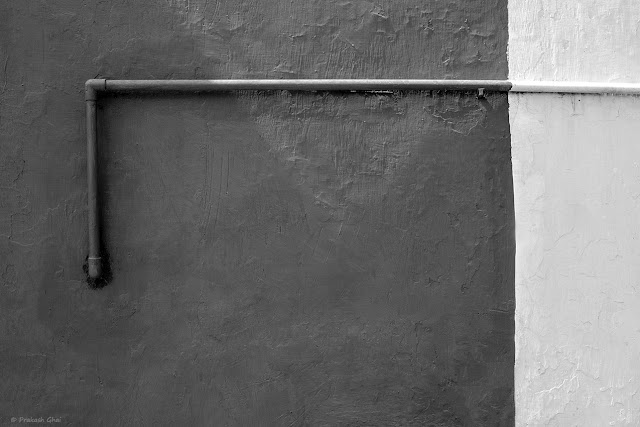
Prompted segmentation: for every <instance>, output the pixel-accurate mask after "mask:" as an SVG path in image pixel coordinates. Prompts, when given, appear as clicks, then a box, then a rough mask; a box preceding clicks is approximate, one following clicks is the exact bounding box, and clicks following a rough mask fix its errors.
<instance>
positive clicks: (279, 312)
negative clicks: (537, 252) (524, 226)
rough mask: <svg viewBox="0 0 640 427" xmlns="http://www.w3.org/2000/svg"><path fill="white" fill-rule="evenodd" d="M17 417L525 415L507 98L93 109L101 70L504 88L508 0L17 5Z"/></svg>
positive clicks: (191, 419) (302, 99)
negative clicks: (100, 267)
mask: <svg viewBox="0 0 640 427" xmlns="http://www.w3.org/2000/svg"><path fill="white" fill-rule="evenodd" d="M0 16H2V19H0V47H1V49H2V50H1V51H0V91H1V102H0V149H1V150H2V158H1V159H0V280H1V286H0V327H1V328H2V329H1V334H0V340H2V341H1V342H0V371H1V372H2V373H3V380H2V381H1V382H0V416H1V417H2V422H3V423H5V422H8V420H9V419H10V417H20V416H31V417H40V416H42V417H45V418H46V417H48V416H56V417H60V418H62V420H63V423H65V424H70V425H87V424H89V425H151V424H153V425H425V424H427V425H429V424H430V425H443V426H444V425H510V424H512V423H513V417H514V414H513V408H514V403H513V370H512V367H513V360H514V344H513V333H514V332H513V327H514V325H513V310H514V302H513V301H514V287H513V274H514V273H513V262H514V258H513V257H514V238H513V233H514V224H513V206H512V181H511V165H510V142H509V122H508V111H507V98H506V96H505V95H499V94H488V96H487V98H486V99H481V100H478V99H477V98H476V96H475V94H459V93H457V94H456V93H434V94H429V93H404V94H398V93H392V94H369V95H367V96H365V95H354V94H348V93H337V94H326V93H310V94H300V93H288V92H272V93H271V92H270V93H266V92H263V93H257V92H253V93H247V92H242V93H236V94H220V95H216V96H204V95H200V96H171V97H166V96H164V97H163V96H144V97H140V96H130V95H122V96H117V97H116V96H108V97H105V98H103V99H101V100H100V101H99V111H98V128H99V144H100V164H101V169H100V177H101V183H102V184H101V188H100V194H101V197H102V206H101V208H102V213H103V221H102V231H103V235H104V245H105V249H106V250H107V252H108V254H109V256H110V267H111V275H112V280H111V282H110V283H109V284H108V285H107V286H105V287H103V288H101V289H91V288H90V287H89V286H87V283H86V277H85V274H84V272H83V271H82V265H83V263H84V261H85V257H86V252H87V232H86V228H87V218H86V204H87V200H86V167H85V164H86V154H85V153H86V148H85V147H86V146H85V143H86V140H85V121H84V102H83V99H84V98H83V83H84V81H85V80H86V79H88V78H93V77H108V78H109V77H110V78H120V79H124V78H132V79H146V78H158V79H163V78H231V77H235V78H244V77H260V78H263V77H272V78H277V77H291V78H309V77H320V78H336V77H342V78H345V77H346V78H348V77H368V78H375V77H388V78H400V77H413V78H421V77H422V78H445V77H450V78H465V77H466V78H505V77H506V74H507V67H506V39H507V37H506V2H505V1H501V0H495V1H489V2H475V1H450V2H434V3H432V4H430V5H428V6H425V5H424V4H422V3H418V2H405V3H403V4H396V3H390V2H389V3H386V2H385V3H379V4H375V5H374V4H372V3H368V2H322V3H321V2H312V3H308V2H300V3H295V4H294V3H292V2H289V1H271V2H255V1H243V2H235V1H234V2H231V1H228V2H213V1H202V2H196V1H191V2H150V1H140V2H135V3H134V2H93V1H89V2H80V1H42V2H3V3H2V4H1V5H0Z"/></svg>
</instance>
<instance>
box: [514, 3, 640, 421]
mask: <svg viewBox="0 0 640 427" xmlns="http://www.w3.org/2000/svg"><path fill="white" fill-rule="evenodd" d="M639 7H640V5H639ZM509 103H510V122H511V140H512V157H513V177H514V178H513V179H514V193H515V213H516V365H515V383H516V421H517V425H518V426H525V425H526V426H547V425H548V426H563V427H564V426H608V425H634V426H637V425H640V97H624V96H618V97H614V96H599V95H585V96H566V95H564V96H563V95H554V94H544V95H543V94H539V95H538V94H511V95H510V97H509Z"/></svg>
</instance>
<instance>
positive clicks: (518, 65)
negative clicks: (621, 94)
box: [509, 0, 640, 82]
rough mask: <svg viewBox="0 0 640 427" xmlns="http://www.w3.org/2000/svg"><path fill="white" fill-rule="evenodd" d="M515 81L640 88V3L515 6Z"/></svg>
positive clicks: (549, 0)
mask: <svg viewBox="0 0 640 427" xmlns="http://www.w3.org/2000/svg"><path fill="white" fill-rule="evenodd" d="M509 76H510V78H511V79H512V80H578V81H579V80H584V81H595V82H640V0H510V1H509Z"/></svg>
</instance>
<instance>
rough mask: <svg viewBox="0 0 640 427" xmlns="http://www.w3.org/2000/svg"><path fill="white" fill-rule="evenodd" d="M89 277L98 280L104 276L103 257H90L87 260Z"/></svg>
mask: <svg viewBox="0 0 640 427" xmlns="http://www.w3.org/2000/svg"><path fill="white" fill-rule="evenodd" d="M87 264H88V270H89V271H88V274H89V279H91V280H97V279H99V278H100V276H102V259H101V258H100V257H95V258H94V257H89V259H88V260H87Z"/></svg>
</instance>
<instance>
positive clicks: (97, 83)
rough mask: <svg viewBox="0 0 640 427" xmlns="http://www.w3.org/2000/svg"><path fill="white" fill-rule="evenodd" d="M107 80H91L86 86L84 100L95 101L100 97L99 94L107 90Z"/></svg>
mask: <svg viewBox="0 0 640 427" xmlns="http://www.w3.org/2000/svg"><path fill="white" fill-rule="evenodd" d="M106 88H107V80H106V79H89V80H87V81H86V82H85V84H84V99H85V101H95V100H96V99H97V97H98V92H100V91H103V90H106Z"/></svg>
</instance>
